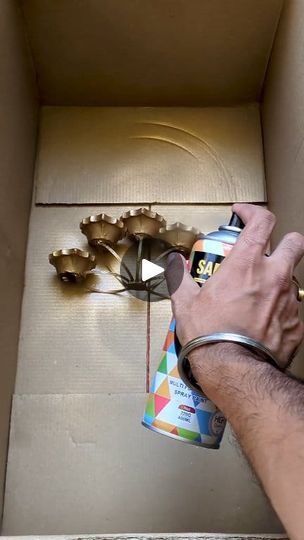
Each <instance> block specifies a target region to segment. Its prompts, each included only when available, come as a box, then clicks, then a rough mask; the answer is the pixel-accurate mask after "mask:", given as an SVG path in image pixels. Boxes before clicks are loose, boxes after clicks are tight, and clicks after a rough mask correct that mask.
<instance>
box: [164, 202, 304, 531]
mask: <svg viewBox="0 0 304 540" xmlns="http://www.w3.org/2000/svg"><path fill="white" fill-rule="evenodd" d="M233 210H234V211H235V212H236V213H237V214H238V215H239V216H240V218H241V219H242V220H243V221H244V223H245V224H246V225H245V228H244V230H243V231H242V233H241V234H240V237H239V239H238V241H237V243H236V245H235V246H234V247H233V250H232V252H231V253H230V254H229V256H228V257H227V258H226V259H225V260H224V261H223V262H222V264H221V266H220V268H219V270H218V271H217V272H216V273H215V274H214V275H213V276H212V277H211V278H210V279H208V281H207V282H206V283H205V284H204V285H203V287H202V288H201V289H200V288H199V287H198V285H196V283H195V282H194V280H193V279H192V277H191V276H190V274H189V272H188V270H187V267H186V264H185V261H184V259H183V258H182V257H181V256H180V255H176V256H175V257H173V259H171V260H170V261H169V265H168V269H167V280H168V286H169V291H170V287H171V291H172V296H171V298H172V307H173V313H174V316H175V318H176V321H177V333H178V337H179V339H180V341H181V343H182V345H184V344H185V343H186V342H188V341H189V340H191V339H192V338H194V337H197V336H200V335H204V334H209V333H213V332H236V333H240V334H244V335H246V336H249V337H252V338H255V339H257V340H258V341H261V342H262V343H264V344H265V345H266V346H267V347H269V349H271V351H272V352H273V353H274V354H275V355H276V357H277V359H278V360H279V362H280V365H281V367H282V368H285V367H286V366H287V365H288V363H289V362H290V360H291V358H292V357H293V355H294V353H295V351H296V349H297V347H298V346H299V344H300V343H301V341H302V338H303V324H302V322H301V321H300V320H299V316H298V307H299V303H298V302H297V287H296V286H295V285H294V284H293V283H292V278H293V272H294V268H295V266H296V265H297V264H298V262H299V261H300V259H301V258H302V256H303V253H304V237H303V236H302V235H301V234H298V233H292V234H288V235H286V236H285V237H284V238H283V240H282V241H281V243H280V244H279V246H278V247H277V248H276V249H275V251H274V252H273V253H272V255H271V256H270V257H266V256H265V252H266V249H267V245H268V242H269V238H270V234H271V231H272V229H273V227H274V223H275V219H274V216H273V215H272V214H271V213H270V212H268V211H267V210H264V209H263V208H259V207H258V206H252V205H248V204H244V205H240V204H235V205H234V207H233ZM181 265H182V266H181ZM181 269H182V271H183V280H182V283H181V285H180V287H179V288H178V289H177V290H175V288H176V283H175V281H176V280H175V279H174V276H175V275H176V272H177V274H178V275H180V270H181ZM189 360H190V363H191V368H192V370H193V373H194V376H195V378H196V380H197V382H198V383H199V385H200V386H201V387H202V389H203V391H204V392H205V393H206V395H207V396H208V397H209V398H210V399H211V400H212V401H213V402H214V403H215V404H216V405H217V406H218V407H219V409H220V410H221V411H222V412H223V413H224V415H225V416H226V418H227V419H228V420H229V422H230V423H231V425H232V427H233V429H234V431H235V433H236V435H237V437H238V440H239V442H240V444H241V446H242V448H243V450H244V453H245V454H246V456H247V457H248V459H249V460H250V461H251V463H252V466H253V468H254V469H255V471H256V473H257V475H258V476H259V478H260V480H261V481H262V484H263V486H264V489H265V491H266V493H267V495H268V496H269V498H270V500H271V502H272V504H273V506H274V508H275V510H276V511H277V513H278V515H279V517H280V518H281V520H282V522H283V524H284V525H285V527H286V530H287V532H288V533H289V538H290V540H303V538H304V518H303V500H304V450H303V449H304V386H303V385H302V384H300V383H299V382H297V381H295V380H293V379H291V378H289V377H288V376H287V375H286V374H284V373H282V372H281V371H279V370H278V369H276V368H274V367H272V366H271V365H269V364H267V363H265V362H259V361H257V360H258V358H257V357H256V356H255V355H253V354H251V353H250V352H249V351H248V350H246V349H245V348H244V347H241V346H240V345H235V344H232V343H219V344H213V345H208V346H203V347H200V348H198V349H195V350H193V351H192V353H191V354H190V355H189Z"/></svg>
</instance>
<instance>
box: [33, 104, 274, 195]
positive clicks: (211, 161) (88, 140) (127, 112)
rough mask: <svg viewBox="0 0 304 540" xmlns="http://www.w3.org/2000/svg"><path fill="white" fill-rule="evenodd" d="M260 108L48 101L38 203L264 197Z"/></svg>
mask: <svg viewBox="0 0 304 540" xmlns="http://www.w3.org/2000/svg"><path fill="white" fill-rule="evenodd" d="M263 167H264V166H263V152H262V139H261V130H260V118H259V109H258V106H257V105H256V104H251V105H246V106H239V107H230V108H223V107H218V108H199V109H194V108H187V109H186V108H173V107H172V108H149V107H147V108H143V107H142V108H131V107H129V108H111V107H46V108H43V109H42V114H41V125H40V141H39V149H38V155H37V163H36V184H37V191H36V202H37V203H45V204H49V203H68V204H73V203H82V204H83V203H88V204H90V203H100V204H103V203H121V204H129V203H130V204H134V203H156V202H162V203H165V202H167V203H173V202H174V203H185V202H189V203H191V202H193V203H222V202H233V201H247V202H248V201H258V202H262V201H265V186H264V168H263Z"/></svg>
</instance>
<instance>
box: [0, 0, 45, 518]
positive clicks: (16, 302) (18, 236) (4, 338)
mask: <svg viewBox="0 0 304 540" xmlns="http://www.w3.org/2000/svg"><path fill="white" fill-rule="evenodd" d="M35 98H36V91H35V81H34V73H33V69H32V66H31V62H30V60H29V56H28V48H27V44H26V40H25V36H24V31H23V27H22V17H21V13H20V10H19V6H18V2H16V1H15V0H2V1H1V3H0V126H1V132H0V230H1V257H0V299H1V300H0V304H1V311H0V343H1V363H0V395H1V407H0V433H1V437H0V516H1V507H2V489H3V483H4V476H5V464H6V453H7V438H8V428H9V416H10V408H11V394H12V392H13V388H14V382H15V381H14V379H15V370H16V363H17V348H18V335H19V320H20V308H21V299H22V289H23V275H24V258H25V250H26V240H27V224H28V218H29V210H30V200H31V191H32V181H33V167H34V153H35V142H36V128H37V118H36V113H37V104H36V99H35Z"/></svg>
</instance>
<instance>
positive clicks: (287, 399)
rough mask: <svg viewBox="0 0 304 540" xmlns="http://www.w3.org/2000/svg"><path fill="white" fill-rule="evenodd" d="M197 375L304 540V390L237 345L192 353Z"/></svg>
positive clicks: (294, 532)
mask: <svg viewBox="0 0 304 540" xmlns="http://www.w3.org/2000/svg"><path fill="white" fill-rule="evenodd" d="M190 362H191V366H192V370H193V373H194V375H195V377H196V379H197V381H198V383H199V384H200V385H201V387H202V389H203V390H204V392H205V393H206V395H207V396H208V397H209V398H210V399H211V400H212V401H214V403H216V405H217V406H218V407H219V409H220V410H221V411H222V412H223V413H224V414H225V416H226V418H227V419H228V420H229V422H230V424H231V425H232V428H233V430H234V431H235V433H236V435H237V437H238V440H239V442H240V444H241V446H242V448H243V450H244V452H245V454H246V455H247V457H248V459H249V460H250V462H251V463H252V465H253V467H254V469H255V471H256V473H257V475H258V476H259V478H260V479H261V480H262V482H263V485H264V488H265V491H266V493H267V494H268V496H269V498H270V499H271V502H272V504H273V506H274V508H275V510H276V511H277V513H278V514H279V516H280V518H281V520H282V522H283V524H284V525H285V527H286V529H287V531H288V533H289V535H290V538H292V539H295V540H298V539H299V540H300V539H301V540H303V538H304V478H303V477H301V473H299V471H303V470H304V469H303V468H304V386H303V385H302V384H301V383H299V382H297V381H295V380H293V379H291V378H289V377H288V376H286V375H284V374H283V373H281V372H280V371H278V370H276V369H275V368H273V367H272V366H270V365H268V364H265V363H262V362H260V361H258V360H257V359H256V358H255V357H254V356H253V355H252V354H251V353H249V352H247V351H246V350H245V349H244V348H242V347H240V346H238V345H232V344H218V345H211V346H208V347H206V346H205V347H201V348H200V349H197V350H195V351H193V352H192V353H191V356H190Z"/></svg>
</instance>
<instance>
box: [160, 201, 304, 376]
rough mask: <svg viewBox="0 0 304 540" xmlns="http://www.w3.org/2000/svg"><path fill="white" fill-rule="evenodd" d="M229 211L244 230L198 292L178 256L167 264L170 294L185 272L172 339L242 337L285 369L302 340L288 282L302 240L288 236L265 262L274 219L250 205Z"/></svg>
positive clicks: (176, 301)
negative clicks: (218, 334) (177, 277)
mask: <svg viewBox="0 0 304 540" xmlns="http://www.w3.org/2000/svg"><path fill="white" fill-rule="evenodd" d="M233 211H234V212H236V214H237V215H238V216H239V217H240V218H241V219H242V220H243V222H244V223H245V228H244V230H243V231H242V233H241V234H240V236H239V239H238V241H237V243H236V245H235V246H234V247H233V249H232V252H231V253H230V254H229V255H228V256H227V257H226V259H225V260H224V261H223V262H222V264H221V266H220V268H219V269H218V270H217V272H216V273H215V274H214V275H213V276H212V277H211V278H209V279H208V280H207V282H206V283H205V284H204V285H203V287H201V288H200V287H199V286H198V285H197V284H196V283H195V282H194V280H193V279H192V277H191V275H190V274H189V272H188V270H187V266H186V262H185V260H184V258H183V257H182V256H181V255H178V254H175V255H174V256H171V258H170V259H169V264H168V266H167V270H166V278H167V282H168V288H169V291H170V287H171V290H172V288H173V287H172V284H174V275H176V272H177V271H180V268H179V267H180V266H181V265H183V267H184V276H183V281H182V283H181V285H180V286H179V288H178V289H177V290H175V292H174V293H173V294H172V295H171V301H172V309H173V314H174V317H175V319H176V329H177V335H178V338H179V340H180V342H181V344H182V345H184V344H185V343H186V342H188V341H190V340H191V339H193V338H195V337H197V336H201V335H206V334H211V333H213V332H234V333H238V334H243V335H246V336H248V337H251V338H254V339H256V340H258V341H260V342H262V343H263V344H264V345H266V346H267V347H268V348H269V349H270V350H271V351H272V352H273V353H274V355H275V356H276V358H277V359H278V361H279V362H280V365H281V367H283V368H285V367H286V366H287V365H288V363H289V362H290V361H291V359H292V358H293V356H294V354H295V352H296V350H297V348H298V347H299V345H300V343H301V341H302V339H303V336H304V324H303V323H302V322H301V321H300V319H299V316H298V310H299V302H298V301H297V287H296V286H295V284H294V283H293V281H292V278H293V273H294V269H295V267H296V265H297V264H298V263H299V261H300V260H301V258H302V257H303V254H304V236H302V235H301V234H299V233H290V234H287V235H286V236H285V237H284V238H283V240H282V241H281V243H280V244H279V245H278V247H277V248H276V249H275V251H274V252H273V253H272V254H271V255H270V256H269V257H266V256H265V253H266V251H267V246H268V244H269V240H270V235H271V232H272V230H273V228H274V225H275V217H274V215H273V214H272V213H271V212H269V211H268V210H266V209H264V208H261V207H259V206H254V205H250V204H235V205H234V206H233ZM190 360H191V355H190Z"/></svg>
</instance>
